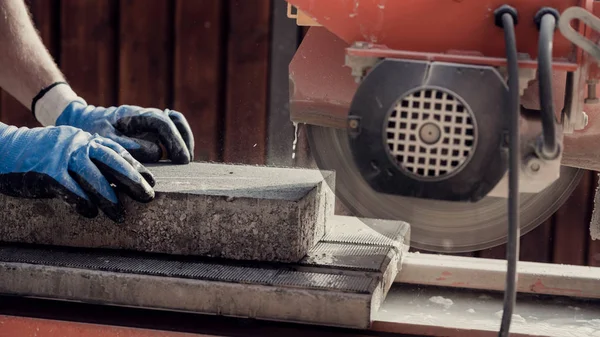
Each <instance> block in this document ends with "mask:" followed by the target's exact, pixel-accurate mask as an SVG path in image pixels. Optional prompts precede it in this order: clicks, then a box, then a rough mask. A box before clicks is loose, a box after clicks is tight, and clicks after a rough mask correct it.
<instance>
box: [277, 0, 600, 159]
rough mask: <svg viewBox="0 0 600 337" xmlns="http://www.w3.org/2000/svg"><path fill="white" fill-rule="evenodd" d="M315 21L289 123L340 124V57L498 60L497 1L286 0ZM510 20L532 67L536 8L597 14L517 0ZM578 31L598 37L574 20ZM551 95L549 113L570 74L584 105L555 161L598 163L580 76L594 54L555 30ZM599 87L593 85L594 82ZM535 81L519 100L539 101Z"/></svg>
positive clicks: (580, 2) (545, 0)
mask: <svg viewBox="0 0 600 337" xmlns="http://www.w3.org/2000/svg"><path fill="white" fill-rule="evenodd" d="M287 2H288V3H289V4H291V5H293V6H295V7H296V8H297V9H298V10H301V11H302V12H303V13H304V14H306V15H308V16H309V17H310V18H312V19H313V20H314V21H316V22H317V23H318V24H320V25H322V26H323V27H314V28H311V29H310V31H309V32H308V33H307V35H306V36H305V39H304V40H303V43H302V45H301V46H300V48H299V50H298V52H297V53H296V56H295V58H294V60H293V61H292V63H291V64H290V88H291V91H290V96H291V97H290V98H291V118H292V120H293V121H294V122H299V123H307V124H312V125H319V126H325V127H334V128H344V127H346V119H347V115H348V109H349V106H350V102H351V101H352V98H353V96H354V93H355V92H356V89H357V88H358V84H357V83H356V81H355V79H354V77H353V76H352V73H351V70H350V69H349V67H346V66H345V60H346V58H347V57H354V56H358V57H373V58H402V59H414V60H429V61H445V62H453V63H464V64H473V65H490V66H499V67H502V66H504V65H505V58H504V52H505V51H504V43H503V32H502V29H499V28H498V27H497V26H496V25H495V24H494V10H495V9H496V8H498V7H500V6H501V5H503V4H505V3H506V1H503V0H485V1H482V0H403V1H393V0H327V1H322V0H287ZM510 5H511V6H513V7H515V8H516V9H517V10H518V13H519V21H518V24H517V26H516V36H517V43H518V45H517V47H518V52H519V54H520V62H519V66H520V67H521V68H533V69H535V68H536V67H537V61H536V59H537V48H538V44H537V39H538V34H539V31H538V29H537V27H536V25H535V23H534V20H533V18H534V16H535V14H536V13H537V11H538V10H539V9H540V8H542V7H552V8H554V9H556V10H558V11H559V12H563V11H564V10H565V9H567V8H569V7H572V6H579V7H582V8H584V9H586V10H587V11H589V12H591V13H593V14H595V15H599V14H600V4H599V3H598V2H594V1H593V0H520V1H512V2H511V3H510ZM573 27H574V28H575V29H576V30H577V31H578V32H579V33H580V34H582V35H583V36H585V37H587V38H588V39H590V40H592V41H598V40H599V36H598V35H597V34H595V33H594V32H593V31H592V29H590V28H589V27H587V26H586V25H585V24H583V23H581V22H575V23H574V25H573ZM553 58H554V60H553V70H554V74H553V77H554V81H553V90H554V101H555V106H556V107H557V117H560V113H561V111H560V109H561V107H563V105H564V103H563V102H564V94H565V77H566V73H567V72H573V73H574V75H575V84H574V85H575V95H573V101H574V103H573V104H574V105H573V109H574V110H575V111H582V110H583V111H585V112H586V113H587V115H588V116H589V122H588V124H587V126H586V127H585V128H584V129H581V130H577V131H575V132H574V133H567V134H565V139H564V153H563V164H565V165H568V166H576V167H581V168H589V169H600V151H598V150H597V149H598V146H597V145H594V144H598V143H600V122H599V121H596V120H597V119H598V118H599V117H600V107H598V105H597V104H593V105H592V104H584V100H585V98H586V96H587V94H588V91H587V86H588V84H587V83H588V81H590V80H596V79H598V78H599V76H598V71H597V65H596V60H595V59H593V58H592V57H591V56H590V55H588V54H587V53H585V52H583V51H582V50H581V49H579V48H578V47H577V46H575V45H574V44H572V43H571V42H570V41H569V40H567V39H566V38H565V37H564V36H562V35H561V34H560V32H559V31H558V30H557V32H556V33H555V37H554V44H553ZM599 89H600V88H599ZM537 90H538V86H537V83H536V81H535V80H533V81H531V82H530V83H529V86H528V88H527V90H525V93H524V95H523V96H522V101H521V102H522V105H523V106H525V107H526V108H529V109H538V108H539V101H538V100H539V96H538V93H537Z"/></svg>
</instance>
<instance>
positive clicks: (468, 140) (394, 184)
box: [348, 59, 508, 201]
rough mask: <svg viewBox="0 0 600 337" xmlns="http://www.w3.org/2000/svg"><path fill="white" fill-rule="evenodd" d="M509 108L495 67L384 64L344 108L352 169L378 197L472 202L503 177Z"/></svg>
mask: <svg viewBox="0 0 600 337" xmlns="http://www.w3.org/2000/svg"><path fill="white" fill-rule="evenodd" d="M507 102H508V88H507V86H506V84H505V81H504V79H503V78H502V76H501V75H500V73H499V72H498V71H497V70H496V69H495V68H494V67H489V66H472V65H464V64H453V63H444V62H426V61H413V60H399V59H383V60H381V61H380V62H378V63H377V64H376V65H375V66H374V67H373V68H372V69H371V70H370V71H369V72H368V74H367V75H366V76H365V77H364V78H363V80H362V81H361V83H360V85H359V88H358V89H357V91H356V94H355V95H354V98H353V100H352V104H351V107H350V113H349V117H348V127H349V132H348V135H349V143H350V148H351V151H352V154H353V158H354V162H355V163H356V165H357V167H358V168H359V170H360V172H361V175H362V176H363V178H364V179H365V180H366V181H367V182H368V183H369V185H370V186H371V187H372V188H373V189H374V190H376V191H378V192H381V193H387V194H395V195H402V196H408V197H417V198H427V199H437V200H447V201H478V200H480V199H482V198H483V197H485V196H486V195H487V194H488V193H489V192H490V191H491V190H492V189H493V188H494V187H495V186H496V185H497V184H498V182H499V181H500V180H501V179H502V177H503V176H504V175H505V173H506V171H507V149H506V146H507V118H506V117H505V116H504V112H505V111H506V104H507Z"/></svg>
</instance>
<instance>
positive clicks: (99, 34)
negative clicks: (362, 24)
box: [0, 0, 600, 266]
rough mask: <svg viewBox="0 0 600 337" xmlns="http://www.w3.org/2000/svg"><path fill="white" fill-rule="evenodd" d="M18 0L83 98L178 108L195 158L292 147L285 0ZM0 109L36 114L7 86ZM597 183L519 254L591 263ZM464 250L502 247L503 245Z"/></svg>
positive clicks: (20, 115)
mask: <svg viewBox="0 0 600 337" xmlns="http://www.w3.org/2000/svg"><path fill="white" fill-rule="evenodd" d="M27 2H28V4H29V5H30V8H31V11H32V14H33V17H34V21H35V24H36V26H37V28H38V29H39V31H40V33H41V35H42V38H43V40H44V42H45V44H46V45H47V47H48V49H49V50H50V52H51V53H52V55H53V56H54V58H55V59H56V61H57V62H58V64H59V65H60V67H61V69H62V70H63V72H64V74H65V75H66V77H67V79H68V81H69V82H70V83H71V85H72V86H73V87H74V89H75V91H76V92H77V93H78V94H79V95H81V96H82V97H84V98H85V99H86V100H87V101H88V102H89V103H90V104H95V105H103V106H109V105H117V104H135V105H141V106H148V107H157V108H172V109H176V110H179V111H182V112H183V113H184V114H185V115H186V117H187V118H188V120H189V122H190V124H191V125H192V128H193V131H194V134H195V138H196V146H197V151H196V158H197V159H198V160H211V161H226V162H236V163H248V164H264V163H274V162H276V159H280V158H283V157H282V156H285V158H288V157H287V156H288V155H289V154H290V153H291V152H290V151H291V141H292V138H293V129H292V127H291V125H290V123H289V119H288V116H287V111H288V110H287V109H288V107H287V104H286V101H287V73H286V71H287V63H289V60H290V59H291V57H292V55H293V52H294V49H295V48H296V46H297V44H298V43H299V41H300V40H301V36H302V29H299V28H298V27H296V26H295V23H294V22H293V21H292V20H289V19H287V18H286V17H285V6H286V5H285V3H284V1H283V0H272V1H271V0H121V1H118V0H29V1H27ZM0 119H1V120H2V121H3V122H4V123H9V124H14V125H18V126H37V125H38V124H37V122H36V121H35V120H34V119H33V117H32V116H31V113H30V112H29V111H28V110H27V109H25V108H24V107H22V106H20V105H19V103H17V102H16V101H15V100H14V99H12V98H11V97H10V96H8V95H7V94H5V93H3V94H2V95H0ZM300 136H301V137H300V142H301V146H302V147H305V139H304V137H303V134H301V135H300ZM286 164H287V162H286ZM596 184H597V181H596V179H595V175H593V174H592V173H591V172H588V173H586V175H585V177H584V179H583V180H582V182H581V184H580V186H579V187H578V188H577V190H576V191H575V193H574V194H573V196H572V197H571V198H570V200H569V201H568V202H567V203H566V204H565V205H564V206H563V207H562V209H561V210H560V211H559V212H557V213H556V214H555V215H554V216H553V217H552V219H550V220H548V221H547V222H546V223H544V224H543V225H541V226H540V227H538V228H537V229H536V230H534V231H533V232H531V233H529V234H527V235H526V236H524V237H523V238H522V240H521V258H522V259H523V260H529V261H543V262H555V263H563V264H576V265H586V264H588V265H596V266H599V265H600V243H599V242H592V241H591V240H590V239H589V234H588V224H589V219H590V214H591V210H592V208H591V206H592V196H593V189H594V188H595V186H596ZM471 255H475V256H481V257H491V258H503V257H504V247H503V246H500V247H497V248H494V249H490V250H486V251H482V252H476V253H474V254H471Z"/></svg>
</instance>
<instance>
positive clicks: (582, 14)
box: [558, 7, 600, 62]
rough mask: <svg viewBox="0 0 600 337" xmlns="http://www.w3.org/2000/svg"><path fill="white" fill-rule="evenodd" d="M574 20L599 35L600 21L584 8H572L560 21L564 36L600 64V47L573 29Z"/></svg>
mask: <svg viewBox="0 0 600 337" xmlns="http://www.w3.org/2000/svg"><path fill="white" fill-rule="evenodd" d="M574 19H578V20H580V21H581V22H583V23H585V24H586V25H588V26H590V27H591V28H592V29H593V30H595V31H597V32H599V33H600V19H599V18H597V17H596V16H594V15H593V14H592V13H590V12H588V11H587V10H585V9H583V8H582V7H570V8H567V9H566V10H565V11H564V12H563V13H562V14H561V16H560V20H558V28H559V29H560V32H561V33H562V35H563V36H564V37H565V38H567V39H568V40H569V41H571V42H573V43H574V44H575V45H577V46H578V47H579V48H581V49H583V50H585V51H586V52H588V53H589V54H590V55H592V56H593V57H594V58H595V59H596V60H597V61H599V62H600V47H599V46H598V45H597V44H596V43H594V42H592V41H591V40H589V39H588V38H586V37H584V36H583V35H581V34H579V32H577V31H576V30H575V29H573V27H571V21H573V20H574Z"/></svg>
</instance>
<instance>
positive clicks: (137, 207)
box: [0, 163, 335, 262]
mask: <svg viewBox="0 0 600 337" xmlns="http://www.w3.org/2000/svg"><path fill="white" fill-rule="evenodd" d="M148 168H149V169H150V170H151V171H152V172H153V173H154V174H155V178H156V181H157V185H156V187H155V191H156V199H155V200H154V201H153V202H151V203H149V204H140V203H136V202H134V201H132V200H130V199H129V198H128V197H125V196H123V201H124V204H125V207H126V209H127V221H126V223H125V224H122V225H118V224H115V223H113V222H111V221H110V220H108V219H107V218H106V217H105V216H104V215H100V216H99V217H97V218H96V219H92V220H90V219H84V218H82V217H80V216H79V215H77V214H76V213H75V212H73V211H72V210H71V209H70V208H69V207H68V206H67V205H65V204H64V203H62V202H61V201H59V200H26V199H17V198H12V197H7V196H2V195H0V224H1V225H0V242H1V241H4V242H23V243H33V244H48V245H58V246H74V247H88V248H116V249H127V250H136V251H145V252H157V253H166V254H182V255H204V256H211V257H221V258H230V259H240V260H261V261H280V262H297V261H299V260H300V259H302V257H304V256H305V255H306V253H307V252H308V250H309V249H311V248H312V247H313V246H314V245H315V244H316V242H317V241H318V240H319V239H320V238H321V237H322V236H323V235H324V234H325V223H326V219H327V218H328V217H329V216H330V215H333V208H334V206H333V204H334V198H335V197H334V194H333V191H332V189H333V188H334V187H333V186H334V183H335V182H334V181H335V177H334V174H333V173H328V172H325V173H324V172H321V171H318V170H305V169H290V168H273V167H259V166H243V165H224V164H209V163H192V164H190V165H182V166H179V165H177V166H175V165H168V164H158V165H150V166H148Z"/></svg>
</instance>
